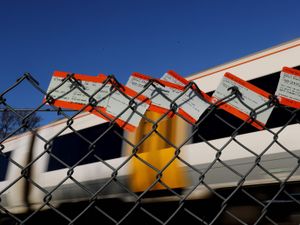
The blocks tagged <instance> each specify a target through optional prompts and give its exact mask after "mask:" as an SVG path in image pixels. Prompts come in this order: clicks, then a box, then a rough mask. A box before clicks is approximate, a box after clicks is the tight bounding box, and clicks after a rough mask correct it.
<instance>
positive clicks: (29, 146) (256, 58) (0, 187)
mask: <svg viewBox="0 0 300 225" xmlns="http://www.w3.org/2000/svg"><path fill="white" fill-rule="evenodd" d="M299 58H300V39H296V40H294V41H291V42H288V43H284V44H281V45H278V46H275V47H272V48H270V49H267V50H264V51H261V52H258V53H255V54H252V55H250V56H246V57H244V58H241V59H238V60H235V61H232V62H229V63H226V64H223V65H220V66H217V67H214V68H211V69H208V70H205V71H202V72H199V73H196V74H193V75H191V76H188V77H187V80H189V81H194V82H195V83H196V84H197V85H198V87H199V88H200V89H201V90H203V91H204V92H206V93H208V94H209V95H211V94H212V93H213V91H214V90H215V89H216V88H217V86H218V84H219V83H220V80H221V78H222V77H223V75H224V73H225V72H230V73H233V74H235V75H236V76H238V77H240V78H242V79H244V80H247V81H249V82H250V83H252V84H254V85H256V86H258V87H260V88H262V89H263V90H266V91H268V92H269V93H271V94H274V93H275V90H276V86H277V83H278V80H279V74H280V71H281V70H282V68H283V67H284V66H287V67H291V68H298V69H299V68H300V61H299ZM146 116H147V117H148V118H150V119H151V120H153V121H157V120H158V119H159V118H160V115H159V114H157V113H155V112H149V111H148V112H147V113H146ZM290 116H291V112H290V111H286V110H280V109H278V110H274V112H273V113H272V115H271V118H270V121H269V122H268V123H267V125H266V126H267V127H268V129H267V130H260V131H258V130H257V129H256V128H254V127H253V126H251V125H246V126H245V127H244V128H243V129H241V130H240V131H239V132H238V133H237V134H235V136H234V139H235V141H232V142H230V143H228V141H229V140H231V139H232V135H233V134H234V130H235V129H234V127H236V126H239V124H241V123H242V121H240V120H239V119H237V118H235V117H233V116H232V115H230V114H228V113H226V112H223V111H222V110H219V111H218V112H216V113H215V114H214V115H213V116H211V117H209V118H207V119H206V120H205V122H204V123H203V124H201V126H200V127H197V129H196V130H195V127H194V126H193V125H191V124H189V123H187V122H186V121H184V120H183V119H182V118H180V117H178V116H175V117H173V118H166V119H164V120H163V121H161V122H160V123H159V124H158V127H157V131H158V132H159V134H160V135H161V136H163V137H164V138H165V139H167V140H168V141H169V142H171V143H172V144H173V147H174V146H176V147H179V146H180V151H181V155H180V160H177V159H176V164H177V165H178V167H179V169H178V168H175V167H172V168H175V169H176V170H177V171H178V174H179V176H181V178H182V181H180V182H178V181H176V182H174V181H173V179H178V177H177V178H176V177H173V176H172V172H171V171H169V172H167V170H166V173H165V174H162V175H163V176H162V177H163V179H164V182H165V183H166V184H167V185H168V186H169V187H170V188H174V189H178V188H179V189H180V190H181V191H182V190H183V192H181V193H182V194H184V195H188V196H189V197H190V198H204V197H207V194H208V193H209V192H210V190H209V189H208V188H207V186H208V187H210V188H212V189H214V188H215V189H218V188H226V187H235V186H237V185H239V184H240V183H242V182H243V185H252V186H253V185H268V184H273V183H277V184H278V183H280V181H284V180H285V179H287V178H288V181H290V182H297V181H299V175H300V173H299V171H298V170H297V169H296V168H297V165H298V160H299V153H300V152H299V151H300V142H299V140H297V139H298V137H297V134H299V133H300V126H299V124H298V120H297V119H295V120H293V121H292V122H289V123H287V121H288V120H289V118H288V117H290ZM220 118H222V120H220ZM224 120H225V121H227V122H228V123H230V124H231V125H232V127H230V126H228V123H224ZM67 124H70V120H68V119H63V120H60V121H56V122H53V123H51V124H49V125H46V126H43V127H40V128H38V129H36V132H34V133H32V132H27V133H25V134H21V135H19V136H16V137H12V138H10V139H8V140H6V141H4V142H3V143H2V144H3V146H4V148H3V153H4V154H6V155H7V156H8V157H9V159H10V160H7V159H2V158H1V160H0V163H1V165H0V166H1V171H0V172H1V174H0V179H1V180H0V195H1V205H2V207H5V208H6V209H8V210H9V211H11V212H12V213H21V212H25V211H26V210H28V208H30V209H46V208H48V207H51V206H57V205H59V204H61V203H66V202H68V203H70V202H76V201H81V200H89V199H93V198H97V196H100V198H115V197H118V198H119V197H121V198H122V197H124V196H131V197H132V194H130V191H128V190H136V192H143V191H145V190H146V189H147V187H149V186H151V183H153V182H154V181H155V180H156V179H157V176H156V175H157V174H158V173H159V172H158V171H155V170H153V169H150V171H152V172H150V173H152V175H151V176H148V177H147V175H145V174H141V172H144V173H145V172H147V171H148V172H149V168H148V169H145V166H142V167H141V166H137V165H133V164H132V161H133V158H135V157H133V158H132V152H133V150H134V147H133V146H134V145H136V144H138V143H140V141H141V140H142V139H143V138H145V137H147V134H149V132H151V130H152V128H153V124H151V123H149V122H147V121H146V120H142V121H141V123H140V126H139V127H138V129H137V130H136V131H135V132H127V131H123V129H121V128H119V127H117V126H112V125H110V124H109V123H108V122H107V121H105V120H103V119H101V118H99V117H96V116H95V115H91V114H89V113H83V114H80V115H78V116H76V117H75V118H74V119H73V120H72V124H71V126H67ZM283 127H284V129H283V131H281V129H282V128H283ZM274 134H279V135H278V140H276V142H274ZM275 136H276V135H275ZM276 137H277V136H276ZM164 138H161V137H159V135H157V134H155V133H153V135H151V136H149V137H147V140H146V141H145V142H143V143H142V144H141V145H139V146H140V147H139V151H138V152H137V153H138V155H139V156H140V157H141V158H143V159H147V157H148V156H151V157H158V156H159V157H160V158H159V160H160V164H159V163H158V162H157V159H155V160H154V161H153V159H152V161H151V160H150V161H149V163H150V164H152V163H153V164H154V166H157V165H158V164H159V166H161V167H160V169H161V168H163V167H164V165H161V162H164V163H168V162H169V161H170V159H171V158H172V157H174V148H172V146H171V145H170V143H168V142H166V141H165V140H164ZM208 142H209V144H208ZM183 143H185V145H183V146H182V144H183ZM226 143H228V145H227V144H226ZM278 143H279V144H278ZM212 146H214V147H212ZM245 146H246V147H245ZM283 146H284V147H283ZM216 149H222V154H221V155H218V154H217V153H218V152H217V151H216ZM247 149H248V150H247ZM287 150H288V151H287ZM153 152H156V153H153ZM290 152H291V153H292V154H290ZM261 153H264V154H263V156H262V157H258V156H259V155H260V154H261ZM153 154H154V155H153ZM165 155H168V157H167V158H166V156H165ZM216 156H217V157H219V158H218V159H219V160H217V161H216V162H214V161H215V160H216ZM164 157H165V159H164ZM148 158H149V157H148ZM258 158H259V159H260V161H259V163H260V165H261V167H256V168H252V167H253V165H255V163H257V159H258ZM28 163H30V164H29V165H30V167H28V168H27V165H28ZM17 165H20V166H19V167H18V166H17ZM134 166H136V168H134ZM25 168H26V169H25ZM230 168H231V169H230ZM262 168H264V169H266V170H267V171H270V173H271V174H273V175H274V176H275V177H274V176H272V175H270V174H268V173H266V172H265V171H264V170H263V169H262ZM237 172H238V173H237ZM24 173H26V174H25V175H26V178H28V179H25V178H24ZM132 173H134V174H135V176H136V177H135V178H139V177H144V178H143V179H142V181H138V182H136V179H135V181H132V180H133V177H132ZM167 173H170V174H171V175H166V174H167ZM153 174H154V176H153ZM203 174H205V176H203ZM289 175H292V176H291V177H289ZM145 176H146V177H145ZM245 176H246V180H244V178H245ZM153 177H154V178H153ZM147 179H150V180H149V181H147ZM141 182H145V184H141ZM202 184H205V185H202ZM206 185H207V186H206ZM195 187H196V190H194V191H193V192H192V191H191V190H193V189H194V188H195ZM162 189H165V188H164V187H163V186H162V185H159V184H158V185H156V186H154V187H153V190H162ZM190 193H191V194H190Z"/></svg>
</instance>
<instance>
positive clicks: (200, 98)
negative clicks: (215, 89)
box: [161, 70, 211, 123]
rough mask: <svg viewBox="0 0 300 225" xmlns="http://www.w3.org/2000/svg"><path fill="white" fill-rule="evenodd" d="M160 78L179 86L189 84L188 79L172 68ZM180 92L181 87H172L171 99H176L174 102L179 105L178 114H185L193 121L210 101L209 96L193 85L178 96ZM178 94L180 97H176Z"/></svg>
mask: <svg viewBox="0 0 300 225" xmlns="http://www.w3.org/2000/svg"><path fill="white" fill-rule="evenodd" d="M161 80H165V81H168V82H172V83H175V84H177V85H181V86H186V85H188V84H189V81H187V80H186V79H185V78H183V77H182V76H180V75H179V74H177V73H176V72H174V71H172V70H170V71H168V72H167V73H165V74H164V75H163V76H162V78H161ZM183 89H184V88H183ZM182 92H183V90H182V89H181V90H178V89H172V92H171V93H170V96H171V98H172V99H176V101H175V103H176V104H177V105H178V106H179V114H181V115H183V116H185V117H186V118H187V119H188V120H189V121H190V122H192V123H195V122H196V121H197V120H198V119H199V117H200V116H201V115H202V114H203V113H204V112H205V110H206V109H207V108H208V107H209V106H210V103H209V102H210V101H211V98H210V97H209V96H208V95H207V94H205V93H204V92H202V91H200V90H199V89H196V88H195V87H191V88H190V89H188V90H186V91H185V92H184V94H182V95H181V96H180V94H181V93H182ZM178 96H180V97H179V98H178ZM177 98H178V99H177Z"/></svg>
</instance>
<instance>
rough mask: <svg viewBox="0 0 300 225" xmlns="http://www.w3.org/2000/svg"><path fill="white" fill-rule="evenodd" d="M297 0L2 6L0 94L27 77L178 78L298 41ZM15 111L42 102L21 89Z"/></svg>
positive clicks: (54, 0) (33, 0)
mask: <svg viewBox="0 0 300 225" xmlns="http://www.w3.org/2000/svg"><path fill="white" fill-rule="evenodd" d="M299 9H300V1H297V0H294V1H292V0H284V1H281V0H278V1H274V0H252V1H250V0H248V1H244V0H236V1H233V0H226V1H225V0H218V1H214V0H206V1H204V0H182V1H180V0H148V1H146V0H119V1H117V0H107V1H106V0H98V1H96V0H89V1H87V0H85V1H84V0H82V1H81V0H72V1H71V0H44V1H41V0H26V1H24V0H0V78H1V80H0V82H1V83H0V93H2V92H3V91H4V90H5V89H6V88H8V87H9V86H10V85H12V84H14V82H15V80H16V79H17V78H19V77H21V76H22V74H23V73H24V72H30V73H31V74H32V75H33V76H34V77H35V78H36V79H37V80H38V81H39V83H40V86H41V87H42V88H43V89H47V87H48V84H49V82H50V79H51V75H52V73H53V71H54V70H61V71H68V72H74V73H83V74H88V75H97V74H99V73H104V74H107V75H108V74H114V75H115V76H116V77H117V78H118V79H119V80H120V81H121V82H123V83H126V81H127V78H128V76H129V75H130V74H131V73H132V72H141V73H144V74H148V75H152V76H153V77H160V76H161V75H162V74H163V73H164V72H166V71H167V70H169V69H173V70H175V71H177V72H178V73H179V74H181V75H183V76H188V75H190V74H192V73H195V72H198V71H201V70H204V69H206V68H209V67H212V66H215V65H218V64H221V63H224V62H227V61H231V60H234V59H237V58H240V57H243V56H245V55H248V54H251V53H254V52H257V51H259V50H262V49H265V48H269V47H272V46H274V45H276V44H280V43H282V42H286V41H289V40H292V39H295V38H298V37H300V26H299V24H300V13H299ZM7 98H9V103H10V104H12V105H13V106H14V107H35V106H37V105H38V104H40V103H41V101H42V95H40V94H37V92H34V91H33V88H30V87H29V86H26V85H22V86H20V87H19V88H18V89H16V90H15V91H14V92H13V93H12V94H10V96H7Z"/></svg>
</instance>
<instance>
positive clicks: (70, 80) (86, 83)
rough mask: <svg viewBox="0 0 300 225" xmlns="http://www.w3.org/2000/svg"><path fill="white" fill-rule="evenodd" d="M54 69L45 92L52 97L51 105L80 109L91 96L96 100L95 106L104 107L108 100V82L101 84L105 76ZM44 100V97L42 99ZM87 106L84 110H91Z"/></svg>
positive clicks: (86, 103)
mask: <svg viewBox="0 0 300 225" xmlns="http://www.w3.org/2000/svg"><path fill="white" fill-rule="evenodd" d="M69 74H70V73H68V72H61V71H55V72H54V74H53V76H52V79H51V82H50V84H49V87H48V90H47V94H49V95H50V96H51V97H52V98H53V99H54V102H53V105H55V106H57V107H62V108H68V109H75V110H81V109H82V108H83V107H84V106H86V105H88V104H89V100H90V98H91V97H93V98H94V99H95V100H96V101H97V107H102V108H104V107H106V105H107V102H108V97H109V96H108V94H109V89H110V87H111V85H110V84H106V85H105V86H104V85H103V82H104V81H105V80H106V79H107V77H106V76H105V75H103V74H100V75H98V76H89V75H83V74H74V75H73V76H72V77H68V75H69ZM44 101H45V99H44ZM91 109H92V107H91V106H89V107H87V108H86V109H85V110H86V111H88V110H91Z"/></svg>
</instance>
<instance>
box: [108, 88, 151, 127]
mask: <svg viewBox="0 0 300 225" xmlns="http://www.w3.org/2000/svg"><path fill="white" fill-rule="evenodd" d="M122 88H123V90H124V91H123V93H124V94H126V95H128V96H130V97H132V98H133V97H135V96H136V95H137V94H138V93H137V92H136V91H134V90H133V89H131V88H129V87H127V86H125V85H122V84H121V87H120V90H121V91H122ZM136 99H138V100H139V101H141V102H143V103H145V104H147V105H148V109H149V108H150V105H151V103H152V102H151V100H150V99H149V98H147V97H146V96H144V95H139V96H137V97H136ZM105 114H106V115H107V116H108V117H109V118H110V119H112V120H114V119H116V117H115V116H114V115H112V114H110V113H108V112H107V111H106V110H105ZM115 121H116V123H117V124H118V125H119V126H120V127H121V128H123V129H125V130H127V131H130V132H133V131H135V130H136V128H137V127H136V126H134V125H132V124H130V123H129V122H126V121H124V120H122V119H120V118H117V119H116V120H115ZM139 123H140V121H139Z"/></svg>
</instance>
